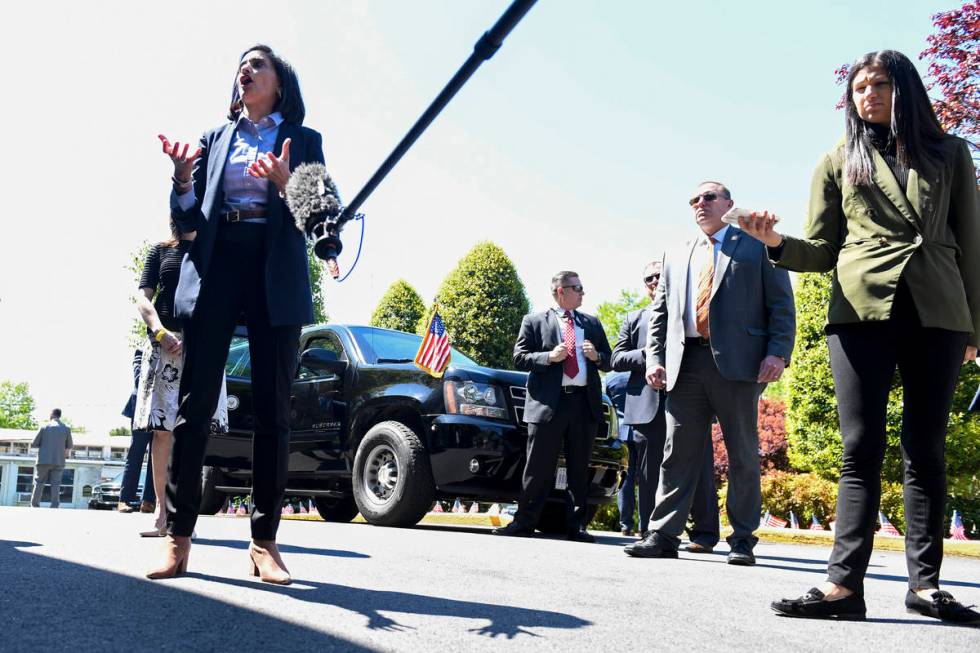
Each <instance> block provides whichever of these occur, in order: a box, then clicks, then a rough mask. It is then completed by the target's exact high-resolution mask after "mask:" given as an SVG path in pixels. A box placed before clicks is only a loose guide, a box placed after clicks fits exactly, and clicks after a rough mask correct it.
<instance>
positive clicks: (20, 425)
mask: <svg viewBox="0 0 980 653" xmlns="http://www.w3.org/2000/svg"><path fill="white" fill-rule="evenodd" d="M36 408H37V406H36V405H35V403H34V397H32V396H31V388H30V386H28V384H26V383H14V382H13V381H0V428H3V429H36V428H37V420H35V419H34V410H35V409H36Z"/></svg>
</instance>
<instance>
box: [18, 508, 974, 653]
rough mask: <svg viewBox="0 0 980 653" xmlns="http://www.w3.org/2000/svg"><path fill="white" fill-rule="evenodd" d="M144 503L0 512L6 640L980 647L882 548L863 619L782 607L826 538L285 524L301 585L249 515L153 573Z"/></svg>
mask: <svg viewBox="0 0 980 653" xmlns="http://www.w3.org/2000/svg"><path fill="white" fill-rule="evenodd" d="M149 522H150V518H149V516H148V515H138V514H137V515H121V514H118V513H113V512H96V511H85V510H50V509H44V508H42V509H30V508H0V588H2V592H0V615H2V623H3V625H2V627H0V650H2V651H40V650H43V651H48V652H53V651H67V650H72V651H125V652H136V651H164V650H166V651H184V650H193V651H239V652H240V651H253V650H273V651H312V650H318V651H321V650H325V651H332V650H344V651H358V650H369V651H409V650H412V651H476V650H490V649H491V648H492V650H493V651H495V652H497V651H511V650H513V651H517V650H520V651H528V650H534V651H538V650H540V651H562V652H563V653H570V652H573V651H648V650H654V651H660V650H666V651H674V650H677V651H681V650H683V651H691V650H694V651H697V650H722V649H727V650H752V651H759V650H763V651H766V650H773V651H785V650H793V651H827V652H829V651H840V650H852V651H868V650H887V651H912V650H915V651H937V650H938V651H977V650H980V629H969V628H963V627H952V626H946V625H944V624H941V623H939V622H936V621H933V620H930V619H926V618H924V617H919V616H918V615H909V614H906V612H905V610H904V607H903V606H902V599H903V597H904V594H905V587H906V583H907V577H906V571H905V563H904V559H903V557H902V555H901V554H897V553H888V552H875V554H874V557H873V558H872V563H871V569H870V571H871V573H870V576H869V579H868V583H867V587H866V594H867V600H868V610H869V619H868V621H867V622H863V623H831V622H822V621H805V620H796V619H786V618H780V617H776V616H774V615H773V614H772V613H771V612H770V610H769V607H768V605H769V601H771V600H772V599H773V598H776V597H779V596H781V595H793V596H796V595H799V594H801V593H802V592H803V591H804V590H806V589H807V588H809V587H810V586H811V585H813V584H815V583H817V582H818V581H819V580H820V579H821V578H822V577H823V576H822V572H823V569H824V566H825V563H826V559H827V556H828V554H829V549H827V548H825V547H813V546H800V545H775V544H759V546H758V547H757V549H756V554H757V556H758V558H759V564H758V565H757V566H755V567H751V568H746V567H730V566H728V565H726V564H725V558H724V555H723V553H724V551H725V550H727V548H726V547H725V546H724V545H722V546H720V547H719V549H718V550H719V554H713V555H707V556H705V555H701V556H696V555H693V554H686V553H682V554H681V556H682V557H681V559H680V560H634V559H632V558H628V557H627V556H625V555H624V554H623V552H622V551H621V546H622V544H624V543H625V542H627V541H628V540H627V539H626V538H622V537H619V536H618V535H614V534H601V535H600V536H599V541H598V543H597V544H591V545H590V544H577V543H571V542H566V541H564V540H552V539H545V538H539V539H533V540H525V539H509V538H506V539H505V538H495V537H491V536H490V535H489V534H488V533H487V532H486V531H485V530H481V529H477V528H469V529H467V528H451V527H437V526H425V527H418V528H415V529H389V528H378V527H373V526H367V525H362V524H326V523H323V522H301V521H288V522H286V521H284V522H283V524H282V528H281V529H280V531H279V541H280V544H281V546H282V549H283V552H284V555H285V556H286V561H287V563H288V564H289V566H290V570H291V571H292V574H293V578H294V579H295V582H294V583H293V584H292V585H291V586H289V587H285V588H282V587H275V586H270V585H266V584H262V583H260V582H258V581H257V580H252V579H250V578H249V577H248V576H247V575H246V571H247V566H248V563H247V553H246V546H247V541H248V540H247V537H248V522H247V520H246V519H244V518H234V517H206V518H202V519H201V520H200V522H199V523H198V527H197V532H198V535H199V538H198V539H197V540H196V542H195V544H194V548H193V551H192V554H191V558H190V565H189V572H190V573H189V574H188V575H187V576H185V577H182V578H178V579H174V580H167V581H155V582H153V581H148V580H145V579H144V578H143V576H142V572H143V571H144V570H145V569H146V568H147V567H148V566H150V565H151V564H153V563H154V562H155V561H156V560H157V556H158V547H159V540H142V539H140V538H138V537H137V535H136V532H137V531H138V530H139V529H141V528H146V527H147V526H148V524H149ZM943 571H944V574H943V576H944V586H945V588H946V589H949V590H950V591H952V592H953V593H954V594H955V595H956V596H957V598H958V599H960V600H961V601H963V602H965V603H980V560H976V559H964V558H952V557H950V558H947V560H946V563H945V564H944V568H943Z"/></svg>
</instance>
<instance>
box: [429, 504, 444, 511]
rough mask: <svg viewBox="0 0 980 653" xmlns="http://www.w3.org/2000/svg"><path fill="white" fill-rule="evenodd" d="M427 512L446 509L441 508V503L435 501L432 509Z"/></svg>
mask: <svg viewBox="0 0 980 653" xmlns="http://www.w3.org/2000/svg"><path fill="white" fill-rule="evenodd" d="M429 512H446V511H445V510H444V509H443V507H442V504H441V503H439V502H438V501H436V504H435V505H434V506H432V510H430V511H429Z"/></svg>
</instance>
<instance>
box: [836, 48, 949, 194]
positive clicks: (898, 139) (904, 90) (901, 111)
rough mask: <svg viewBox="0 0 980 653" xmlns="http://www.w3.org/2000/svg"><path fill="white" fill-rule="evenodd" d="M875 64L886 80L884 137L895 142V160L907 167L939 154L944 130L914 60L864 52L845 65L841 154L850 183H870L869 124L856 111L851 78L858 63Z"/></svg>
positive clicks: (885, 52)
mask: <svg viewBox="0 0 980 653" xmlns="http://www.w3.org/2000/svg"><path fill="white" fill-rule="evenodd" d="M868 66H880V67H881V68H883V69H884V70H885V72H887V73H888V77H889V79H890V80H891V83H892V115H891V126H890V128H889V140H890V142H893V143H894V144H895V156H896V158H897V159H898V163H899V165H901V166H902V167H903V168H905V169H906V170H908V169H909V168H916V169H917V170H921V169H922V168H923V167H928V166H935V165H937V164H938V163H939V160H940V157H941V156H942V153H941V150H940V143H941V141H942V139H943V137H944V136H945V132H944V131H943V128H942V126H941V125H940V124H939V120H938V119H937V118H936V112H935V111H933V109H932V103H931V102H929V95H928V94H927V93H926V87H925V85H924V84H923V83H922V78H921V77H919V73H918V71H916V69H915V66H913V65H912V62H911V61H909V58H908V57H906V56H905V55H904V54H902V53H901V52H899V51H897V50H879V51H877V52H869V53H868V54H866V55H864V56H863V57H861V58H860V59H858V60H857V61H855V62H854V63H853V64H852V65H851V70H850V73H849V74H848V75H847V90H846V91H845V92H844V98H845V101H844V115H845V121H846V154H845V157H846V158H845V164H844V172H845V175H846V176H847V181H849V182H850V183H851V184H853V185H855V186H870V185H871V184H872V183H873V182H872V178H873V176H874V154H873V148H874V145H872V142H871V139H872V127H871V125H870V124H869V123H867V122H865V121H864V120H862V119H861V117H860V116H859V115H858V112H857V107H856V106H855V105H854V96H853V93H852V91H851V84H853V82H854V78H855V77H857V74H858V73H859V72H861V70H862V69H863V68H867V67H868Z"/></svg>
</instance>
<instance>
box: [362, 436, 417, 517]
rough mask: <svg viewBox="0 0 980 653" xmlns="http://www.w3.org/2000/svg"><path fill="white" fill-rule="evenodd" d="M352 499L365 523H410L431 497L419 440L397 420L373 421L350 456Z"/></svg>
mask: <svg viewBox="0 0 980 653" xmlns="http://www.w3.org/2000/svg"><path fill="white" fill-rule="evenodd" d="M354 500H355V501H356V502H357V507H358V508H359V509H360V511H361V515H363V516H364V519H365V521H367V522H368V523H369V524H376V525H379V526H412V525H414V524H416V523H418V521H419V520H420V519H422V517H423V516H424V515H425V513H426V512H427V511H428V510H429V507H430V506H431V505H432V502H433V501H434V500H435V482H434V481H433V480H432V469H431V468H430V466H429V456H428V454H427V453H426V451H425V447H424V446H423V445H422V440H421V438H419V436H418V434H416V433H415V431H413V430H412V429H410V428H409V427H407V426H405V425H404V424H402V423H401V422H395V421H387V422H381V423H379V424H375V425H374V426H373V427H371V430H370V431H368V432H367V434H366V435H365V436H364V439H363V440H361V444H360V445H359V446H358V447H357V454H356V455H355V456H354Z"/></svg>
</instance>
